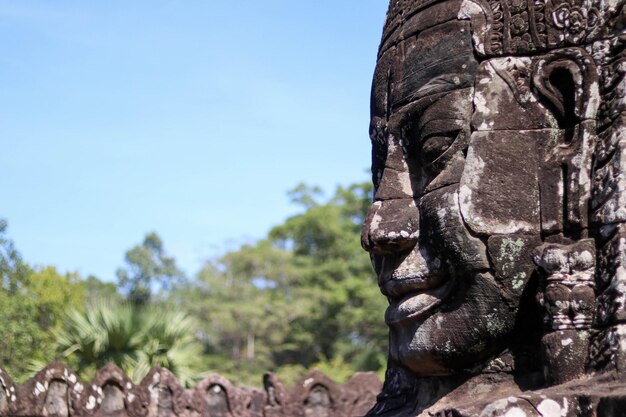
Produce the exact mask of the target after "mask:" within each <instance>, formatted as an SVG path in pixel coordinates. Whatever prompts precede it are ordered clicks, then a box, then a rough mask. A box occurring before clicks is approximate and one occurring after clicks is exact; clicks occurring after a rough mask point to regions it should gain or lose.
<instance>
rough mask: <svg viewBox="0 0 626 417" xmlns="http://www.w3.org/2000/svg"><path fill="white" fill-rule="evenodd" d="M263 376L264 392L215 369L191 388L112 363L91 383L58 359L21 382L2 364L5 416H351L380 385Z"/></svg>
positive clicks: (363, 377)
mask: <svg viewBox="0 0 626 417" xmlns="http://www.w3.org/2000/svg"><path fill="white" fill-rule="evenodd" d="M263 382H264V390H257V389H251V388H243V387H236V386H234V385H233V384H231V383H230V382H229V381H228V380H227V379H226V378H223V377H221V376H219V375H210V376H208V377H207V378H205V379H204V380H202V381H201V382H200V383H198V384H197V385H196V386H195V387H194V388H189V389H186V388H184V387H182V386H181V385H180V384H179V383H178V380H177V379H176V378H175V377H174V375H173V374H172V373H171V372H169V371H168V370H167V369H163V368H159V367H155V368H153V369H152V370H150V372H149V373H148V375H146V377H145V378H144V379H143V380H142V381H141V383H139V384H134V383H133V382H132V381H130V380H129V379H128V377H127V376H126V375H125V374H124V372H122V371H121V370H120V369H119V368H117V367H116V366H114V365H112V364H110V365H107V366H105V367H104V368H102V369H101V370H100V371H99V372H98V373H97V375H96V377H95V378H94V379H93V380H92V381H90V382H89V383H87V382H84V381H81V380H80V379H79V378H78V377H77V376H76V374H75V373H74V372H73V371H72V370H71V369H69V368H68V367H66V366H65V365H63V364H61V363H53V364H50V365H49V366H47V367H46V368H44V369H43V370H42V371H40V372H39V373H38V374H37V375H36V376H35V377H33V378H31V379H29V380H28V381H27V382H25V383H24V384H22V385H15V384H14V383H13V382H12V380H11V377H10V376H9V375H7V373H6V372H4V371H3V370H2V369H0V416H3V417H26V416H28V417H53V416H54V417H72V416H76V417H90V416H92V417H270V416H271V417H313V416H315V417H351V416H358V415H364V414H365V413H366V412H367V410H368V409H370V408H371V407H372V405H373V404H374V403H375V400H376V394H377V393H378V392H379V391H380V389H381V382H380V380H379V379H378V377H377V376H376V375H375V374H373V373H357V374H355V375H354V376H353V377H352V378H351V379H350V380H349V381H348V382H347V383H345V384H337V383H335V382H333V381H332V380H331V379H329V378H327V377H326V376H325V375H323V374H322V373H320V372H318V371H313V372H311V373H309V374H307V375H306V376H304V377H303V378H302V380H301V381H300V382H299V383H298V384H296V386H294V387H293V388H290V389H286V388H285V387H284V386H283V384H282V383H281V382H280V380H279V379H278V378H277V377H276V376H275V375H273V374H267V375H266V376H265V378H264V381H263Z"/></svg>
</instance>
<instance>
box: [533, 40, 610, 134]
mask: <svg viewBox="0 0 626 417" xmlns="http://www.w3.org/2000/svg"><path fill="white" fill-rule="evenodd" d="M532 86H533V88H534V89H535V91H536V95H537V97H538V98H539V100H540V101H541V102H542V103H543V104H544V105H546V107H547V108H548V109H549V110H551V111H552V113H553V115H554V117H555V119H556V121H557V123H558V128H560V129H569V128H572V127H574V126H576V125H577V124H578V123H580V122H581V121H583V120H586V119H590V118H593V117H595V114H596V111H597V108H598V96H599V94H598V75H597V73H596V68H595V65H594V62H593V60H592V59H591V57H590V56H589V55H588V54H587V53H586V52H585V51H584V50H583V49H581V48H566V49H561V50H557V51H554V52H550V53H548V54H545V55H543V56H542V57H541V58H539V59H538V60H536V61H535V63H534V68H533V77H532Z"/></svg>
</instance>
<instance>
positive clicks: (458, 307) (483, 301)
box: [390, 274, 519, 376]
mask: <svg viewBox="0 0 626 417" xmlns="http://www.w3.org/2000/svg"><path fill="white" fill-rule="evenodd" d="M463 284H464V285H463ZM505 300H506V298H505V296H504V294H503V293H502V291H501V290H500V289H499V288H498V286H497V284H496V283H495V281H494V279H493V277H492V275H491V274H477V275H476V276H475V277H473V278H470V279H469V280H468V282H465V283H461V285H459V287H458V289H457V290H456V291H455V292H453V293H452V294H450V296H449V297H448V298H447V299H446V300H444V301H443V302H442V304H441V305H439V306H438V307H437V308H435V309H433V311H432V312H431V314H430V315H428V316H421V317H420V318H419V319H417V320H414V321H403V322H400V323H396V324H390V335H391V337H390V356H391V358H392V359H393V360H394V361H396V362H398V363H400V364H402V365H404V366H405V367H407V368H409V369H410V370H411V371H413V372H414V373H415V374H417V375H423V376H427V375H446V374H450V373H454V372H458V371H459V370H463V369H468V368H470V367H473V366H475V365H476V363H478V362H480V361H482V360H485V359H487V358H488V357H489V356H491V355H493V354H494V353H497V352H499V351H501V350H502V349H504V347H505V346H506V341H507V340H506V339H507V337H508V336H510V335H511V333H512V332H513V328H514V325H515V316H516V314H517V307H512V305H513V304H509V303H507V302H506V301H505ZM510 301H511V300H509V302H510ZM518 301H519V300H516V301H515V305H516V304H518Z"/></svg>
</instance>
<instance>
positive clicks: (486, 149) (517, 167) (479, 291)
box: [362, 0, 626, 377]
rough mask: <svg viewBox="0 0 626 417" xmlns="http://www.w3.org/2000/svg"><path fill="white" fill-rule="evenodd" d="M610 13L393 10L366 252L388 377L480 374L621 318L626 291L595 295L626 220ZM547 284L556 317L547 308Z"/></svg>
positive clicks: (516, 5) (476, 7)
mask: <svg viewBox="0 0 626 417" xmlns="http://www.w3.org/2000/svg"><path fill="white" fill-rule="evenodd" d="M623 13H624V12H623V10H622V4H621V3H620V2H611V1H604V0H597V1H596V0H440V1H438V0H392V1H391V4H390V6H389V11H388V14H387V20H386V22H385V27H384V31H383V37H382V41H381V45H380V49H379V53H378V61H377V66H376V70H375V74H374V81H373V87H372V102H371V124H370V136H371V142H372V147H373V150H372V174H373V182H374V185H375V196H374V201H373V204H372V206H371V209H370V212H369V214H368V217H367V219H366V221H365V224H364V227H363V232H362V244H363V247H364V248H365V249H366V250H367V251H368V252H369V253H370V254H371V258H372V263H373V265H374V269H375V271H376V274H377V276H378V283H379V286H380V288H381V291H382V293H383V294H384V295H385V296H387V298H388V300H389V307H388V309H387V311H386V313H385V321H386V323H387V324H388V326H389V329H390V347H389V349H390V351H389V353H390V362H391V363H392V364H394V366H395V365H397V366H400V367H402V368H403V369H406V370H408V371H409V372H410V373H412V374H413V375H415V376H418V377H420V376H440V375H454V374H459V373H480V372H483V371H484V369H485V368H486V367H487V366H488V364H489V362H490V360H492V359H494V358H497V357H498V356H499V355H501V354H502V353H503V352H506V351H510V350H512V349H514V348H515V347H520V346H528V347H529V348H530V350H532V349H535V347H536V350H537V354H538V355H539V352H538V351H539V350H540V348H539V345H540V343H539V339H540V338H541V337H542V334H545V333H546V331H559V332H562V331H566V330H572V331H577V332H581V331H583V332H587V333H585V335H584V336H583V337H582V338H583V339H584V340H585V341H588V340H589V337H590V336H589V332H588V330H589V328H590V326H591V322H592V320H593V316H594V312H593V310H594V309H597V310H598V312H599V313H597V314H596V318H595V320H596V321H595V326H596V327H602V328H607V326H609V325H611V324H612V323H616V322H617V321H616V320H618V318H619V317H621V316H619V315H620V314H621V313H620V311H621V310H620V308H621V307H619V306H618V307H615V305H617V304H619V302H616V301H615V300H617V299H619V297H623V294H621V293H619V291H617V290H615V291H608V290H606V291H605V289H608V288H609V287H611V285H612V284H611V283H615V280H622V281H624V280H625V279H624V278H621V275H620V274H621V269H620V268H621V261H620V259H621V258H619V257H618V258H615V257H612V258H611V259H612V260H608V258H607V256H606V253H609V252H610V251H612V252H610V253H617V254H622V253H623V251H621V249H622V247H621V246H620V245H622V244H621V243H619V242H622V240H619V239H620V238H619V237H620V236H622V237H623V236H624V234H623V231H622V226H621V223H622V222H624V221H625V220H626V194H625V193H624V190H623V188H624V186H626V181H624V178H623V175H624V174H623V173H624V170H623V169H622V168H621V166H622V164H624V163H625V162H626V161H624V158H626V148H624V147H623V146H624V144H623V140H624V138H623V135H624V129H623V124H624V113H622V112H623V111H624V92H625V91H626V87H625V85H624V77H623V75H624V71H625V65H624V52H623V38H624V36H623V35H620V33H621V31H623V27H624V25H623V20H624V17H623ZM611 242H612V243H611ZM559 256H560V257H561V258H562V259H561V258H559ZM557 258H558V259H557ZM596 259H598V268H597V269H596V267H595V265H596ZM615 259H617V261H615ZM555 271H556V272H558V271H560V272H559V273H562V274H561V275H558V274H557V275H554V274H555V273H556V272H555ZM551 274H552V275H551ZM572 274H574V275H575V279H574V278H572V279H570V278H571V276H572ZM576 274H578V275H576ZM581 274H582V275H581ZM584 274H587V275H584ZM553 276H554V277H557V278H558V277H561V278H563V277H565V278H563V279H564V280H565V284H563V285H561V284H558V285H561V286H562V287H563V288H565V289H564V290H563V291H565V295H563V297H565V298H567V297H569V298H567V302H566V304H567V309H566V310H567V311H564V312H563V311H559V312H556V310H554V309H552V310H550V305H549V304H550V303H551V302H555V301H554V297H557V298H558V297H560V296H561V295H559V294H561V293H559V292H558V291H556V290H553V289H554V288H561V287H558V286H557V287H555V285H557V284H550V285H548V284H547V283H548V282H552V281H550V279H552V278H550V277H553ZM568 277H570V278H568ZM557 278H554V279H557ZM561 278H558V279H561ZM568 279H570V280H569V281H568ZM622 281H620V283H623V282H622ZM559 282H561V281H559ZM568 283H569V284H568ZM581 283H582V284H581ZM596 283H597V284H598V285H597V288H596ZM570 284H571V285H570ZM580 285H582V286H585V287H586V288H588V290H587V289H586V290H584V291H583V290H581V289H575V287H576V288H578V287H577V286H580ZM547 286H550V288H551V290H550V291H549V292H550V294H552V295H550V296H549V297H547V298H545V297H543V292H545V291H544V290H545V289H546V288H547ZM614 286H615V285H614ZM555 291H556V292H555ZM568 291H569V292H568ZM570 293H571V294H570ZM574 293H576V294H583V293H584V297H583V296H581V297H583V298H584V300H583V301H580V300H579V299H578V298H576V297H577V296H574V295H572V294H574ZM590 293H591V298H592V300H591V301H589V300H588V298H589V294H590ZM554 294H557V295H554ZM553 295H554V296H553ZM596 295H599V298H598V299H599V300H600V299H602V300H604V301H603V302H602V303H598V305H597V306H596V305H595V304H594V303H595V297H596ZM572 297H573V298H572ZM585 297H586V298H585ZM602 297H604V298H602ZM559 300H560V299H559ZM559 300H556V301H559ZM542 303H543V305H542ZM559 303H560V304H559ZM559 303H557V304H558V305H559V306H560V305H565V304H563V303H561V301H559ZM590 303H591V307H590ZM583 305H584V307H581V306H583ZM621 305H623V304H621ZM577 309H578V310H577ZM609 310H610V311H609ZM550 314H552V315H553V316H554V315H559V314H560V315H559V316H558V319H554V317H552V316H550ZM561 316H563V317H561ZM555 317H556V316H555ZM576 317H577V318H576ZM625 317H626V315H625ZM553 319H554V320H553ZM576 320H578V321H576ZM557 322H558V323H557ZM574 322H576V323H578V324H577V325H574ZM581 323H583V324H581ZM559 326H560V327H559ZM576 326H578V327H576ZM546 329H547V330H546ZM600 338H601V337H600ZM594 340H595V339H594ZM598 340H599V339H598ZM546 343H548V342H546ZM591 343H592V350H593V346H594V343H595V344H597V343H596V342H595V341H592V342H591ZM598 343H600V342H598ZM600 345H601V343H600ZM581 349H584V350H585V358H584V360H583V362H584V363H585V364H587V365H588V366H591V365H589V364H590V363H591V362H593V360H591V362H590V361H589V357H588V355H587V345H585V346H584V347H582V348H581ZM596 350H602V347H597V349H596ZM513 362H514V361H513ZM510 366H511V367H513V368H514V366H515V365H514V363H512V364H511V365H510Z"/></svg>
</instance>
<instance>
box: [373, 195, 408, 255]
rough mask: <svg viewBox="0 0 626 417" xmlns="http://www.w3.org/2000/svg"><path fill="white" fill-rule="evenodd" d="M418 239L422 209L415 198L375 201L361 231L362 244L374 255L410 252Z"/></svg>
mask: <svg viewBox="0 0 626 417" xmlns="http://www.w3.org/2000/svg"><path fill="white" fill-rule="evenodd" d="M418 236H419V210H418V209H417V207H416V206H415V201H414V200H413V199H412V198H402V199H393V200H382V201H375V202H374V203H373V204H372V206H371V207H370V209H369V212H368V213H367V217H366V218H365V222H364V223H363V229H362V231H361V245H362V246H363V248H364V249H365V250H366V251H368V252H370V253H373V254H379V255H384V254H391V253H398V252H404V251H407V250H410V249H411V248H413V247H414V246H415V244H416V243H417V238H418Z"/></svg>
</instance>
